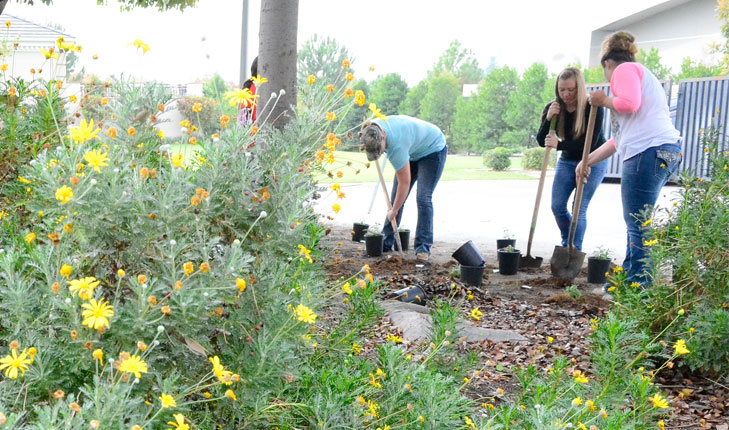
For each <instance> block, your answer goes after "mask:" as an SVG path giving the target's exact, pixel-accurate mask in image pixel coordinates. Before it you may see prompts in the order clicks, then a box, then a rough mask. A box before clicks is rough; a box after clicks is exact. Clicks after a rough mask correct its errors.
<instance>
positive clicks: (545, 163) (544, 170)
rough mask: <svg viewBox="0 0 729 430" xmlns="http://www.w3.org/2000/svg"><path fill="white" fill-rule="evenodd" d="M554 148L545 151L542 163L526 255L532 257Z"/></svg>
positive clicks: (547, 148) (548, 147)
mask: <svg viewBox="0 0 729 430" xmlns="http://www.w3.org/2000/svg"><path fill="white" fill-rule="evenodd" d="M551 150H552V147H550V146H547V147H546V148H545V150H544V160H543V161H542V173H541V174H540V175H539V186H538V187H537V200H536V201H535V202H534V213H533V214H532V225H531V227H530V228H529V243H528V244H527V253H526V255H527V256H529V257H531V256H532V241H533V240H534V230H535V229H536V228H537V216H538V215H539V204H540V203H541V202H542V190H544V178H545V177H546V176H547V166H548V165H549V152H550V151H551Z"/></svg>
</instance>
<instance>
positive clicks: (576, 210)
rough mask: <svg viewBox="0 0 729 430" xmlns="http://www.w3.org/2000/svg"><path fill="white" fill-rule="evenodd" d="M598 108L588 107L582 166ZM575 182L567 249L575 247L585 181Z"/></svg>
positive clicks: (587, 154)
mask: <svg viewBox="0 0 729 430" xmlns="http://www.w3.org/2000/svg"><path fill="white" fill-rule="evenodd" d="M598 109H599V108H598V107H596V106H592V105H590V118H589V119H588V121H587V133H586V134H585V146H584V147H583V148H582V166H585V165H586V164H587V158H588V157H589V156H590V148H591V147H592V135H593V133H594V131H595V118H596V117H597V110H598ZM576 182H577V191H575V204H574V206H573V207H572V223H570V235H569V247H570V248H574V247H575V231H577V218H579V216H580V207H581V206H582V190H583V189H584V188H585V181H583V180H582V178H580V180H578V181H576Z"/></svg>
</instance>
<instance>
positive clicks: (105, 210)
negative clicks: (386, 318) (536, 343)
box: [0, 61, 688, 430]
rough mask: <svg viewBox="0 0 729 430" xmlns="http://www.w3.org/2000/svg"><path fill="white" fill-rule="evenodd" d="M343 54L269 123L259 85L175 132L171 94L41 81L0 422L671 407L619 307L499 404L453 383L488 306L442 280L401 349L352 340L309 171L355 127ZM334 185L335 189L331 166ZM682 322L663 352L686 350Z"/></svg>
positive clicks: (510, 416)
mask: <svg viewBox="0 0 729 430" xmlns="http://www.w3.org/2000/svg"><path fill="white" fill-rule="evenodd" d="M350 67H351V65H350V64H349V61H345V62H343V63H342V64H341V65H340V66H339V70H340V72H339V74H338V75H337V77H336V79H334V80H333V81H332V82H324V81H322V80H319V81H318V80H317V77H316V76H313V75H311V76H309V77H307V82H306V86H305V87H304V88H302V90H301V94H300V97H301V99H300V100H301V103H300V104H299V106H298V107H297V108H296V111H295V112H294V113H293V118H292V120H291V122H290V124H289V125H288V126H287V127H286V128H285V129H284V130H282V131H279V130H277V129H275V128H272V127H269V125H268V124H267V112H270V111H271V109H272V105H273V104H275V103H276V102H277V97H273V98H271V99H270V100H265V101H261V100H259V101H258V103H259V117H260V118H262V121H261V123H260V124H259V125H255V126H250V127H245V128H241V127H238V126H236V125H234V124H232V121H231V118H230V117H229V116H227V115H221V116H220V117H219V118H218V119H217V125H216V128H215V130H209V131H208V132H206V133H201V132H200V131H201V130H199V129H198V130H193V128H194V127H196V122H195V121H196V118H190V119H187V120H185V121H183V124H181V126H182V127H184V128H185V129H186V132H185V133H183V135H182V137H181V138H178V139H168V138H165V137H164V135H163V134H162V133H160V132H159V130H158V129H157V128H155V127H154V125H155V124H156V122H157V118H156V117H157V115H158V113H159V112H161V111H163V110H164V109H166V106H165V104H166V102H167V101H168V100H169V95H168V94H166V93H165V92H164V91H156V90H154V91H152V90H150V91H140V90H139V89H138V88H139V87H138V86H135V85H131V84H130V83H129V82H128V81H124V80H119V81H118V82H116V83H115V82H112V84H111V85H110V91H111V92H112V93H113V95H111V96H110V97H109V99H108V100H106V102H105V103H103V104H102V106H105V108H104V109H103V110H102V111H106V109H108V110H109V112H110V114H109V115H108V116H106V114H105V113H104V114H100V115H104V116H103V117H97V118H94V117H92V116H91V115H93V113H92V112H99V111H91V110H89V111H88V112H87V113H88V115H90V116H89V117H83V116H82V117H81V118H70V119H69V118H64V117H61V116H56V115H57V114H58V113H59V111H57V110H56V109H55V106H56V105H57V104H58V106H60V104H62V103H63V102H65V101H66V100H63V99H62V98H61V97H60V96H56V95H55V93H53V92H52V91H51V90H52V89H53V88H55V89H56V90H58V89H59V88H63V83H62V82H57V81H50V82H46V81H44V80H43V79H41V78H38V79H37V80H36V81H34V84H33V85H37V86H38V88H45V89H46V91H45V94H43V92H41V91H40V90H37V91H39V94H40V97H37V98H36V100H35V106H37V107H38V108H39V109H48V112H52V113H53V114H52V115H51V118H53V125H54V128H55V132H53V131H49V132H48V135H47V139H48V140H47V142H46V143H47V144H44V145H41V146H40V147H39V148H38V149H37V151H36V152H33V153H32V154H31V156H30V157H28V159H27V160H23V159H18V160H16V161H14V163H15V164H14V166H13V172H17V173H16V174H14V175H13V177H12V180H11V181H10V182H7V183H6V184H5V185H4V186H3V188H2V199H3V200H2V201H3V206H2V212H0V225H1V227H2V228H1V229H0V241H1V243H2V248H1V251H2V252H0V314H1V315H2V318H1V319H0V371H2V376H0V429H3V430H4V429H51V428H69V429H87V428H92V429H94V428H109V429H143V428H176V429H190V428H200V429H213V428H215V429H218V428H229V429H238V428H281V429H285V428H292V429H293V428H369V429H383V430H384V429H396V428H423V429H443V428H448V429H450V428H471V429H475V428H478V429H509V428H513V429H517V428H518V429H522V428H533V429H542V428H560V427H567V426H572V427H577V428H588V427H592V426H596V427H599V428H610V429H618V428H621V429H625V428H641V429H642V428H654V427H655V426H656V425H660V424H659V423H660V421H657V420H658V419H660V414H661V413H662V412H663V411H664V409H665V408H666V407H667V406H668V405H667V403H666V401H665V399H664V398H663V397H662V396H661V394H660V393H659V391H658V389H657V388H656V387H655V386H653V385H652V383H651V379H652V375H653V374H652V373H651V371H650V370H645V369H641V368H640V366H644V365H646V366H647V365H653V366H660V364H661V362H660V361H658V360H653V359H651V358H650V357H646V356H645V351H646V350H648V351H650V352H652V353H656V351H658V349H659V348H660V344H657V343H656V342H655V341H653V339H652V338H649V337H648V336H646V335H645V334H643V333H641V332H640V331H638V330H637V329H636V327H635V325H632V324H631V323H630V322H622V321H620V320H619V319H617V318H615V317H609V318H607V319H606V320H604V321H596V322H595V323H594V324H595V328H594V329H595V334H594V341H593V345H594V349H593V359H594V366H593V367H591V368H590V369H577V368H574V367H573V366H572V363H570V362H569V361H567V360H564V359H558V360H557V362H555V364H554V366H553V367H552V368H550V369H537V368H528V369H525V370H524V371H523V373H522V376H521V378H522V380H523V385H524V391H523V393H520V394H519V395H518V396H517V397H516V398H515V399H514V400H515V403H513V404H510V405H508V406H503V407H495V406H494V405H493V404H492V403H490V402H489V399H484V398H476V399H474V398H472V397H469V396H468V392H467V386H468V382H469V380H470V379H472V378H473V377H475V376H477V375H478V372H479V366H480V364H478V363H477V362H476V360H475V359H474V358H473V357H472V356H469V355H461V351H460V350H459V349H457V348H454V345H453V344H454V343H455V340H456V339H457V338H458V330H457V326H456V325H455V323H454V322H455V318H456V316H457V315H459V314H461V315H462V316H464V317H466V318H470V319H479V318H481V317H482V316H483V314H480V313H479V311H478V309H477V308H470V307H469V306H468V304H467V302H466V301H464V300H457V299H455V298H454V297H455V296H453V297H451V298H450V299H449V300H446V301H440V302H438V303H437V305H436V306H435V308H434V309H433V310H432V317H433V320H434V321H435V324H436V326H435V329H434V330H433V332H432V334H431V338H430V339H429V340H428V341H426V342H424V343H422V344H419V345H414V346H411V347H410V348H408V349H405V347H404V345H403V341H402V339H401V338H400V337H399V336H398V334H397V333H388V336H387V342H386V343H385V344H383V345H379V346H377V347H373V348H370V347H366V346H364V345H365V344H366V339H367V338H368V337H370V336H371V335H372V330H373V328H374V327H376V324H375V323H376V321H378V320H379V318H380V317H381V315H382V311H381V310H380V308H379V307H378V306H377V301H378V300H379V299H380V297H381V295H382V291H381V290H382V284H381V283H380V282H379V281H380V280H376V279H374V277H373V276H372V274H371V271H370V268H369V267H368V266H366V265H363V266H362V267H361V269H360V270H358V271H354V273H349V274H347V275H346V276H343V277H341V278H339V279H336V280H335V281H333V282H327V281H326V279H327V278H326V276H325V274H324V272H323V262H324V261H325V260H326V259H328V258H329V257H328V256H327V255H326V254H325V253H324V251H325V250H322V249H321V248H320V247H319V246H318V244H319V242H320V240H321V239H322V237H323V236H324V235H325V234H326V227H325V226H324V225H323V224H322V223H321V222H320V215H319V214H316V213H314V211H313V210H312V200H313V199H315V198H316V194H317V189H316V184H315V178H316V177H318V176H319V175H321V174H327V173H328V174H331V175H332V176H338V175H337V173H336V169H337V166H338V165H337V160H336V156H335V150H336V149H337V147H338V146H339V145H340V144H341V139H342V137H344V136H346V135H347V134H348V133H349V132H350V131H352V130H349V129H345V128H344V127H343V126H342V125H341V124H340V123H339V122H338V121H337V118H343V117H346V113H347V112H348V110H350V109H352V108H353V107H354V106H360V107H361V106H362V105H364V104H365V103H364V100H365V95H364V94H361V95H360V94H357V93H356V92H354V91H352V90H351V88H350V87H349V86H350V82H351V81H352V78H353V77H352V71H351V68H350ZM256 80H257V84H258V85H265V84H266V82H265V77H256ZM2 88H4V89H5V90H6V91H8V92H9V87H8V86H7V84H5V87H2ZM149 88H158V87H157V86H155V85H154V84H150V87H149ZM16 91H17V89H16ZM251 98H252V95H251V94H250V93H248V92H246V91H245V90H240V89H238V90H233V91H231V92H229V93H228V94H227V97H225V99H226V102H228V103H230V104H231V105H235V106H237V105H238V104H239V103H240V102H241V101H243V100H246V99H251ZM69 101H70V100H69ZM43 104H45V107H43ZM28 106H31V104H29V105H28ZM205 109H206V106H205V105H203V104H202V103H201V105H200V106H195V104H193V106H192V107H191V111H192V112H194V113H202V112H204V110H205ZM369 110H370V112H371V116H379V117H382V118H384V115H382V114H381V112H380V111H379V110H378V108H377V106H375V105H369ZM38 115H40V114H38ZM54 116H55V117H54ZM35 120H36V119H33V118H31V117H28V116H21V117H19V118H18V123H19V124H20V123H21V122H24V121H35ZM66 120H70V121H72V122H71V123H70V128H69V129H68V130H65V121H66ZM100 124H102V125H100ZM21 125H22V124H21ZM23 126H25V125H23ZM48 127H49V128H50V126H48ZM188 132H189V134H188ZM195 132H198V133H196V134H195ZM193 137H194V138H195V139H194V140H193ZM16 144H18V142H17V139H16V140H13V141H12V142H11V145H16ZM181 145H188V146H189V147H194V148H195V150H194V151H186V152H185V153H183V152H182V151H181V150H180V149H179V148H180V146H181ZM507 161H508V158H507ZM329 191H330V192H331V193H334V194H336V196H337V197H338V199H344V198H345V195H344V193H343V192H342V191H341V188H340V187H339V186H338V183H334V184H332V185H331V186H329ZM338 201H341V200H338ZM340 208H341V207H340V203H336V204H334V205H333V206H332V207H331V212H330V213H328V214H324V216H332V215H334V214H336V212H338V211H339V209H340ZM681 317H683V314H678V313H677V314H676V315H675V317H674V319H673V320H672V321H679V322H677V323H671V324H680V318H681ZM679 340H681V339H678V340H676V341H675V342H672V344H671V345H670V346H668V347H667V348H663V349H664V350H668V351H669V352H670V353H668V355H667V357H666V358H668V359H674V358H675V356H676V355H679V354H684V352H685V351H688V349H686V347H685V344H684V343H682V342H679ZM654 363H655V364H654ZM454 365H455V367H457V369H458V370H457V371H456V372H454V371H453V366H454ZM626 392H627V393H629V395H628V396H627V397H626V396H625V393H626Z"/></svg>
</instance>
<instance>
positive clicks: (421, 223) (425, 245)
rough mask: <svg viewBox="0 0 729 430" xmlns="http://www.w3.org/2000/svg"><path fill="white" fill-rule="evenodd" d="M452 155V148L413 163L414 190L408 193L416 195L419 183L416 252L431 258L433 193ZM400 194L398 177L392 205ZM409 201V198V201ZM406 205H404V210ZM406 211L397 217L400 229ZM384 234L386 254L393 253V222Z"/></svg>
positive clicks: (393, 189)
mask: <svg viewBox="0 0 729 430" xmlns="http://www.w3.org/2000/svg"><path fill="white" fill-rule="evenodd" d="M447 155H448V146H446V147H445V148H443V150H441V151H438V152H434V153H432V154H428V155H426V156H425V157H423V158H420V159H418V160H415V161H410V189H409V190H408V196H409V195H410V191H412V189H413V186H414V185H415V183H416V182H417V183H418V194H417V197H416V198H417V200H416V202H417V204H418V225H417V227H416V228H415V252H416V253H419V252H425V253H427V254H430V247H431V246H432V245H433V190H435V186H436V185H437V184H438V180H440V175H441V174H442V173H443V167H444V166H445V162H446V156H447ZM396 194H397V176H396V177H395V182H394V183H393V185H392V196H391V201H392V202H395V195H396ZM405 200H406V201H407V197H406V198H405ZM404 206H405V203H403V207H404ZM402 210H403V208H402V207H401V208H400V211H399V212H398V213H397V225H398V226H399V225H400V221H401V220H402ZM382 234H383V235H384V236H385V242H384V245H383V249H384V250H385V251H391V250H392V247H393V245H394V244H395V232H394V231H393V229H392V224H391V223H390V220H388V219H387V218H386V219H385V226H384V228H383V229H382Z"/></svg>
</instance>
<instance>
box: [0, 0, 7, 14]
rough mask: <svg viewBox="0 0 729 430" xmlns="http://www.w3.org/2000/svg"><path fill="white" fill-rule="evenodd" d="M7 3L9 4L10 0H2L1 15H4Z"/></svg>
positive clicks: (0, 3)
mask: <svg viewBox="0 0 729 430" xmlns="http://www.w3.org/2000/svg"><path fill="white" fill-rule="evenodd" d="M6 4H8V0H0V15H2V13H3V10H5V5H6Z"/></svg>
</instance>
